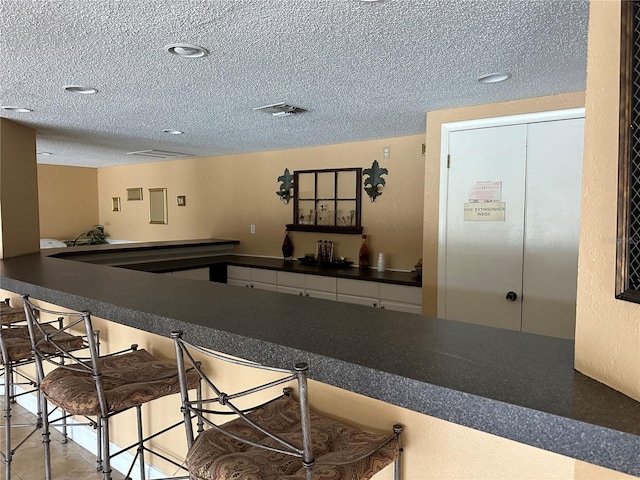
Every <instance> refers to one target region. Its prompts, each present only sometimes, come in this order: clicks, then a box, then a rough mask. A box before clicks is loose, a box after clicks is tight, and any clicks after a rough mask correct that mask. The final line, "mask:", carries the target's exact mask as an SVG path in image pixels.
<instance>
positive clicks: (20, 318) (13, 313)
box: [0, 302, 27, 325]
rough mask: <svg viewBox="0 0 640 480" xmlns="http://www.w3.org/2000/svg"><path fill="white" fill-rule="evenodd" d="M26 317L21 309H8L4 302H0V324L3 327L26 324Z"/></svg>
mask: <svg viewBox="0 0 640 480" xmlns="http://www.w3.org/2000/svg"><path fill="white" fill-rule="evenodd" d="M26 321H27V317H26V315H25V314H24V310H23V309H22V308H15V307H10V306H9V305H7V304H6V303H4V302H0V323H2V324H3V325H6V324H9V323H16V322H26Z"/></svg>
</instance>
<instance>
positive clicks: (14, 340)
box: [0, 312, 83, 363]
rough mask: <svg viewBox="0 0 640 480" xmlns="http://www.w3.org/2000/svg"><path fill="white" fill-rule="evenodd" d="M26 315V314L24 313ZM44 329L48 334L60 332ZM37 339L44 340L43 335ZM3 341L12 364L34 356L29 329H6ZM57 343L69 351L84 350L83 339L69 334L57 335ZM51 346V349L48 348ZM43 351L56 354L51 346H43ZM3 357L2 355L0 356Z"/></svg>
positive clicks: (0, 360)
mask: <svg viewBox="0 0 640 480" xmlns="http://www.w3.org/2000/svg"><path fill="white" fill-rule="evenodd" d="M23 314H24V312H23ZM42 328H43V329H44V330H45V332H46V333H47V334H54V333H55V332H57V331H58V330H57V329H56V328H54V327H53V326H51V325H43V326H42ZM36 338H38V339H42V334H40V332H38V333H37V336H36ZM2 341H3V342H4V344H5V347H6V348H7V354H8V355H9V360H10V361H12V362H17V361H19V360H25V359H27V358H31V357H32V356H33V354H32V352H31V339H30V338H29V328H28V327H11V328H4V329H3V330H2ZM56 343H58V344H59V345H61V346H63V347H64V348H65V349H68V350H77V349H79V348H82V346H83V341H82V337H76V336H74V335H70V334H68V333H60V332H59V333H57V334H56ZM47 345H49V348H47ZM41 350H42V351H43V352H44V353H50V354H54V353H55V349H54V348H53V346H52V345H50V344H46V343H45V344H42V346H41ZM0 357H1V355H0ZM0 362H2V363H4V359H2V358H0Z"/></svg>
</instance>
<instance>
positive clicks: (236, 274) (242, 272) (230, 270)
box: [227, 265, 251, 283]
mask: <svg viewBox="0 0 640 480" xmlns="http://www.w3.org/2000/svg"><path fill="white" fill-rule="evenodd" d="M229 279H234V280H247V281H250V280H251V269H250V268H248V267H237V266H235V265H229V266H228V267H227V283H229V282H228V280H229Z"/></svg>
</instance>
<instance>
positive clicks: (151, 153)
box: [127, 150, 190, 158]
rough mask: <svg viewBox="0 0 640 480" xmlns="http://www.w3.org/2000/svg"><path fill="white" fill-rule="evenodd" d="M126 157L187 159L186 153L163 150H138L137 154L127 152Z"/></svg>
mask: <svg viewBox="0 0 640 480" xmlns="http://www.w3.org/2000/svg"><path fill="white" fill-rule="evenodd" d="M127 155H136V156H138V157H149V158H182V157H189V156H190V155H187V154H186V153H177V152H167V151H164V150H139V151H137V152H127Z"/></svg>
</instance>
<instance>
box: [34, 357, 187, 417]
mask: <svg viewBox="0 0 640 480" xmlns="http://www.w3.org/2000/svg"><path fill="white" fill-rule="evenodd" d="M98 366H99V369H100V372H101V373H102V386H103V388H104V391H105V398H106V402H107V407H108V410H109V412H117V411H119V410H123V409H126V408H129V407H133V406H135V405H142V404H143V403H146V402H149V401H151V400H154V399H156V398H160V397H164V396H165V395H171V394H173V393H178V392H180V385H179V383H178V369H177V367H176V365H175V364H172V363H169V362H164V361H162V360H159V359H157V358H156V357H154V356H153V355H151V354H150V353H149V352H147V351H146V350H144V349H142V350H136V351H134V352H128V353H123V354H119V355H114V356H112V357H102V358H101V359H100V360H99V365H98ZM188 383H189V388H195V387H196V386H197V384H198V375H197V374H196V373H195V372H193V371H191V372H189V374H188ZM40 388H41V390H42V392H43V393H44V396H45V397H46V398H47V399H48V400H49V401H50V402H51V403H53V404H54V405H56V406H58V407H61V408H62V409H64V410H65V411H67V412H68V413H71V414H73V415H99V414H100V413H101V412H100V404H99V401H98V394H97V390H96V386H95V383H94V381H93V378H92V375H91V374H90V373H87V372H78V371H74V370H69V369H67V368H63V367H59V368H56V369H55V370H53V371H52V372H51V373H49V374H48V375H46V376H45V378H44V380H43V381H42V383H41V385H40Z"/></svg>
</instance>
